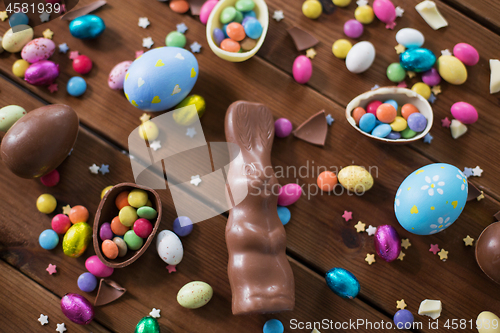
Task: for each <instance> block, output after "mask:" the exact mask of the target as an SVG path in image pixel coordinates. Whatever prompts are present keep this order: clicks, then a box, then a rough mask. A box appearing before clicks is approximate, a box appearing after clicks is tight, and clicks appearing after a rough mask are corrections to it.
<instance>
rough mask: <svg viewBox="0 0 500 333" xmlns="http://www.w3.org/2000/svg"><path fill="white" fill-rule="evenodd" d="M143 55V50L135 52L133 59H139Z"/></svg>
mask: <svg viewBox="0 0 500 333" xmlns="http://www.w3.org/2000/svg"><path fill="white" fill-rule="evenodd" d="M143 54H144V51H143V50H140V51H135V58H136V59H137V58H139V57H140V56H141V55H143Z"/></svg>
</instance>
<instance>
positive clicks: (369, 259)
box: [365, 253, 376, 266]
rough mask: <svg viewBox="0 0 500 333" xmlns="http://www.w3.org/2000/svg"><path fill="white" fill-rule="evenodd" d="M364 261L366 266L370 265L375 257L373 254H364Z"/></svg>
mask: <svg viewBox="0 0 500 333" xmlns="http://www.w3.org/2000/svg"><path fill="white" fill-rule="evenodd" d="M365 261H366V262H367V263H368V265H370V266H371V265H372V264H373V263H374V262H375V261H376V260H375V255H374V254H369V253H367V254H366V258H365Z"/></svg>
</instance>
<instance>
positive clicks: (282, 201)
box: [278, 183, 302, 206]
mask: <svg viewBox="0 0 500 333" xmlns="http://www.w3.org/2000/svg"><path fill="white" fill-rule="evenodd" d="M301 195H302V188H301V187H300V185H299V184H295V183H291V184H286V185H285V186H283V187H281V188H280V191H279V194H278V205H280V206H290V205H293V204H294V203H295V202H297V200H299V199H300V196H301Z"/></svg>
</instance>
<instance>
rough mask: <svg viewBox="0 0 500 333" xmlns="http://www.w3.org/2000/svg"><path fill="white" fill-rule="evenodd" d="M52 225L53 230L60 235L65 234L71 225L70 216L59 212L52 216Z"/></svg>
mask: <svg viewBox="0 0 500 333" xmlns="http://www.w3.org/2000/svg"><path fill="white" fill-rule="evenodd" d="M51 227H52V230H54V231H55V232H57V233H58V234H59V235H64V234H65V233H66V231H68V230H69V228H70V227H71V221H70V220H69V217H68V216H66V215H64V214H57V215H56V216H54V217H53V218H52V221H51Z"/></svg>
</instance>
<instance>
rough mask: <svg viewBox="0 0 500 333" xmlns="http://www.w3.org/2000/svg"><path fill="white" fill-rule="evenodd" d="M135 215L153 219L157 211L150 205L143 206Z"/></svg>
mask: <svg viewBox="0 0 500 333" xmlns="http://www.w3.org/2000/svg"><path fill="white" fill-rule="evenodd" d="M137 215H139V217H142V218H144V219H146V220H154V219H155V218H156V217H157V216H158V213H157V212H156V210H155V209H154V208H152V207H149V206H143V207H141V208H139V209H138V210H137Z"/></svg>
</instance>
